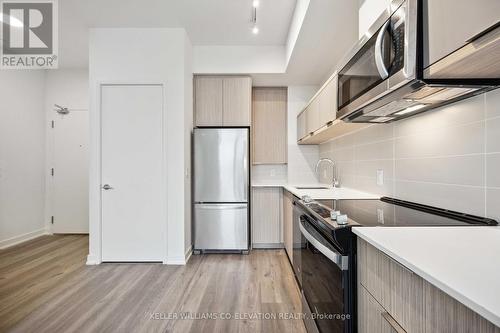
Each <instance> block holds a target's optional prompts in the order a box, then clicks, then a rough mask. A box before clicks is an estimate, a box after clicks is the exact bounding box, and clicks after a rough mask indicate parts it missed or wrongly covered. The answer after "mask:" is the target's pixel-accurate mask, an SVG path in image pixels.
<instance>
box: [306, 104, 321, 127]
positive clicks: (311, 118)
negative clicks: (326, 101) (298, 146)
mask: <svg viewBox="0 0 500 333" xmlns="http://www.w3.org/2000/svg"><path fill="white" fill-rule="evenodd" d="M319 128H320V123H319V100H318V99H317V98H314V99H313V100H312V101H311V103H310V104H309V106H308V107H307V109H306V131H307V133H309V134H312V133H313V132H314V131H316V130H317V129H319Z"/></svg>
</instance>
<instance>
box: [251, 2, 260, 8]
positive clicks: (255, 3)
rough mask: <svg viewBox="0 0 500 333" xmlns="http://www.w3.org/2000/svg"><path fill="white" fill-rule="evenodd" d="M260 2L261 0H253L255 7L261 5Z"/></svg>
mask: <svg viewBox="0 0 500 333" xmlns="http://www.w3.org/2000/svg"><path fill="white" fill-rule="evenodd" d="M259 4H260V2H259V0H253V2H252V6H253V8H257V7H259Z"/></svg>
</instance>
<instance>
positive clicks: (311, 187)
mask: <svg viewBox="0 0 500 333" xmlns="http://www.w3.org/2000/svg"><path fill="white" fill-rule="evenodd" d="M295 188H296V189H297V190H328V189H329V187H328V186H296V187H295Z"/></svg>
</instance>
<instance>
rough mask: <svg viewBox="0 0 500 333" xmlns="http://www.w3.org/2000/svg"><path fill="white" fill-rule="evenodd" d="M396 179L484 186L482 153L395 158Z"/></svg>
mask: <svg viewBox="0 0 500 333" xmlns="http://www.w3.org/2000/svg"><path fill="white" fill-rule="evenodd" d="M395 165H396V171H395V174H396V176H395V177H396V179H398V180H411V181H420V182H432V183H448V184H458V185H475V186H484V155H482V154H478V155H467V156H452V157H437V158H411V159H397V160H396V161H395Z"/></svg>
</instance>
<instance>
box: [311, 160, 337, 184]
mask: <svg viewBox="0 0 500 333" xmlns="http://www.w3.org/2000/svg"><path fill="white" fill-rule="evenodd" d="M321 162H328V163H330V164H331V165H332V169H333V177H332V186H333V188H336V187H340V182H339V180H338V178H337V166H336V165H335V162H333V161H332V160H331V159H329V158H320V159H319V160H318V163H316V174H317V175H318V179H319V178H320V174H319V173H318V170H319V165H320V164H321Z"/></svg>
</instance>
